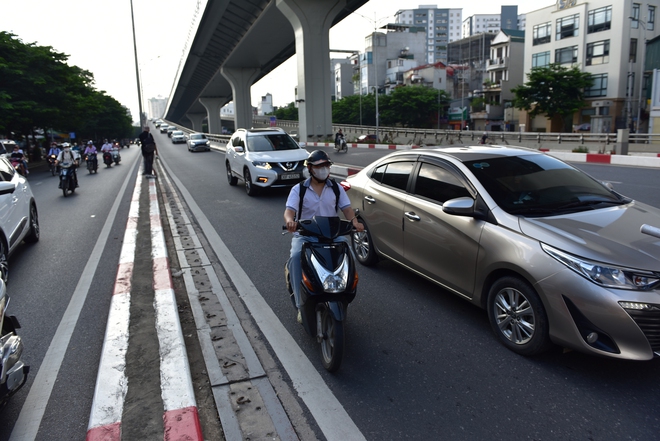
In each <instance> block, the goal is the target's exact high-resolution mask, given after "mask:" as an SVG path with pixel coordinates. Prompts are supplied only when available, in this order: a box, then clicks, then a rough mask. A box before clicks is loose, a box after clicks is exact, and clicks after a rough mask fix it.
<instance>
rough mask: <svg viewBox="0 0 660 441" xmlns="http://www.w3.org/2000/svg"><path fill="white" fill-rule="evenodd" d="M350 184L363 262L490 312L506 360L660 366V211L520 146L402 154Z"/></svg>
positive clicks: (373, 166) (357, 246)
mask: <svg viewBox="0 0 660 441" xmlns="http://www.w3.org/2000/svg"><path fill="white" fill-rule="evenodd" d="M347 180H348V182H349V183H350V184H351V189H350V190H349V191H348V195H349V197H350V199H351V203H352V206H353V207H354V208H357V209H358V216H359V219H360V220H361V221H362V222H363V223H364V224H365V226H366V230H367V231H366V232H365V233H359V234H355V235H354V236H353V246H354V249H355V252H356V256H357V259H358V261H360V262H361V263H362V264H365V265H371V264H374V263H376V262H377V260H378V259H379V258H388V259H391V260H393V261H395V262H397V263H399V264H400V265H402V266H404V267H405V268H407V269H409V270H411V271H413V272H415V273H417V274H419V275H420V276H422V277H425V278H427V279H429V280H431V281H433V282H435V283H437V284H438V285H440V286H442V287H443V288H445V289H447V290H448V291H450V292H453V293H455V294H457V295H458V296H460V297H462V298H464V299H466V300H468V301H470V302H471V303H473V304H475V305H477V306H479V307H481V308H484V309H486V311H487V314H488V318H489V320H490V323H491V327H492V329H493V331H494V333H495V334H496V336H497V338H498V339H499V341H500V342H502V343H503V344H504V345H505V346H506V347H508V348H509V349H511V350H513V351H515V352H517V353H519V354H523V355H533V354H538V353H541V352H543V351H544V350H546V349H548V348H549V347H550V346H551V344H552V343H555V344H557V345H561V346H563V347H567V348H572V349H575V350H579V351H582V352H586V353H590V354H594V355H601V356H608V357H614V358H623V359H633V360H648V359H651V358H653V357H654V356H658V355H660V238H659V237H656V236H653V235H652V234H653V233H655V234H657V233H660V230H658V229H657V228H660V210H659V209H657V208H654V207H651V206H648V205H645V204H642V203H640V202H636V201H634V200H631V199H629V198H627V197H625V196H622V195H620V194H618V193H616V192H615V191H613V190H612V189H611V188H610V187H609V186H608V185H605V184H603V183H601V182H598V181H596V180H594V179H593V178H591V177H590V176H588V175H587V174H585V173H583V172H581V171H579V170H577V169H576V168H574V167H572V166H570V165H568V164H566V163H564V162H562V161H560V160H558V159H555V158H553V157H551V156H548V155H545V154H543V153H540V152H538V151H534V150H527V149H521V148H509V147H498V146H478V147H452V148H443V149H417V150H414V151H407V152H406V151H402V152H397V153H393V154H391V155H388V156H386V157H384V158H383V159H381V160H379V161H377V162H375V163H373V164H371V165H370V166H368V167H366V168H365V169H363V170H362V171H360V172H359V173H358V174H357V175H354V176H351V177H349V178H348V179H347ZM643 225H647V227H644V230H645V231H650V232H651V234H645V233H643V232H642V231H641V229H642V226H643ZM654 228H655V229H654Z"/></svg>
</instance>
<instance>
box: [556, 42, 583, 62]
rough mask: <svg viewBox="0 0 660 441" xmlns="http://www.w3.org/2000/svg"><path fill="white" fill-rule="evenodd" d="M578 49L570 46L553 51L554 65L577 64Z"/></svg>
mask: <svg viewBox="0 0 660 441" xmlns="http://www.w3.org/2000/svg"><path fill="white" fill-rule="evenodd" d="M577 53H578V47H577V46H571V47H565V48H561V49H557V50H555V63H557V64H575V63H577Z"/></svg>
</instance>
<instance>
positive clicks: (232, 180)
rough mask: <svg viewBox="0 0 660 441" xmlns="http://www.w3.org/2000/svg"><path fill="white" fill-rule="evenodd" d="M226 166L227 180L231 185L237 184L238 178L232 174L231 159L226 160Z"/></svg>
mask: <svg viewBox="0 0 660 441" xmlns="http://www.w3.org/2000/svg"><path fill="white" fill-rule="evenodd" d="M225 166H226V167H227V182H229V185H231V186H234V185H236V184H237V183H238V178H237V177H236V176H234V175H233V174H232V172H231V165H229V161H226V162H225Z"/></svg>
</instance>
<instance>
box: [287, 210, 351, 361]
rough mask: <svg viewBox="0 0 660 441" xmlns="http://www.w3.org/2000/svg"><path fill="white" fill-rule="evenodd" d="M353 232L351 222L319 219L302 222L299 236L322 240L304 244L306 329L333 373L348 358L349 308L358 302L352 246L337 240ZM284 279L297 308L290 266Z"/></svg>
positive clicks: (302, 286) (303, 312)
mask: <svg viewBox="0 0 660 441" xmlns="http://www.w3.org/2000/svg"><path fill="white" fill-rule="evenodd" d="M283 229H286V227H283ZM352 231H353V225H352V224H351V222H348V221H346V220H342V219H340V218H339V217H321V216H315V217H314V218H312V219H303V220H300V221H299V222H298V233H299V234H301V235H303V236H310V237H314V238H316V239H317V240H318V242H305V243H303V246H302V252H301V253H300V259H301V267H302V274H303V276H302V282H301V284H300V297H301V303H302V307H301V308H300V313H301V318H302V325H303V328H304V329H305V331H306V332H307V333H308V334H309V335H310V336H312V337H316V341H317V342H318V343H320V344H321V360H322V363H323V367H324V368H325V369H326V370H327V371H329V372H335V371H336V370H337V369H339V366H340V365H341V362H342V359H343V357H344V341H345V339H344V321H345V320H346V315H347V313H348V305H349V303H351V302H352V301H353V300H354V299H355V294H356V289H357V283H358V274H357V268H356V266H355V260H354V258H353V254H352V253H351V250H350V245H349V244H348V243H347V242H342V241H337V240H336V239H337V238H338V237H340V236H346V235H349V234H351V232H352ZM284 234H286V233H284ZM284 275H285V280H286V285H287V289H288V291H289V294H290V296H291V301H292V302H293V305H294V307H295V306H296V304H295V303H296V302H295V298H294V295H293V287H292V285H291V275H290V273H289V269H288V265H285V267H284Z"/></svg>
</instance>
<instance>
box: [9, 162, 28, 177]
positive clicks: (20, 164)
mask: <svg viewBox="0 0 660 441" xmlns="http://www.w3.org/2000/svg"><path fill="white" fill-rule="evenodd" d="M9 161H10V162H11V166H12V167H14V169H15V170H16V171H17V172H18V173H20V174H21V176H25V174H26V173H25V166H24V165H23V161H21V160H20V159H17V158H9Z"/></svg>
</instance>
